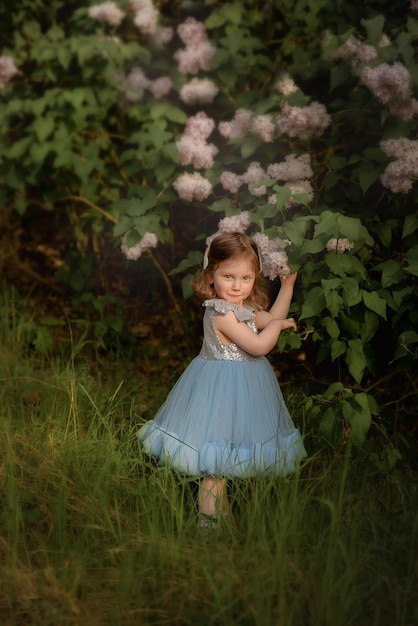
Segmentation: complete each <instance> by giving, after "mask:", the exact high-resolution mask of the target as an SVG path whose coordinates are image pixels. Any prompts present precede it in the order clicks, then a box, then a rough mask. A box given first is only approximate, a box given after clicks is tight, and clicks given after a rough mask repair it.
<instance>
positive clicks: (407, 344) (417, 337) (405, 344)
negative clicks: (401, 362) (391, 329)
mask: <svg viewBox="0 0 418 626" xmlns="http://www.w3.org/2000/svg"><path fill="white" fill-rule="evenodd" d="M416 344H418V333H417V332H415V331H414V330H406V331H404V332H403V333H401V334H400V335H399V337H398V343H397V346H396V350H395V354H394V357H393V358H394V359H401V358H402V357H405V356H407V355H409V356H411V357H414V358H417V352H418V345H416Z"/></svg>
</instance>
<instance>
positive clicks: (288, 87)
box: [275, 72, 299, 96]
mask: <svg viewBox="0 0 418 626" xmlns="http://www.w3.org/2000/svg"><path fill="white" fill-rule="evenodd" d="M275 86H276V89H277V91H279V92H280V93H281V94H283V95H284V96H290V95H292V93H296V92H297V91H299V87H298V86H297V85H296V83H295V82H294V80H293V78H291V77H290V76H289V74H288V73H287V72H280V74H279V76H278V78H277V81H276V85H275Z"/></svg>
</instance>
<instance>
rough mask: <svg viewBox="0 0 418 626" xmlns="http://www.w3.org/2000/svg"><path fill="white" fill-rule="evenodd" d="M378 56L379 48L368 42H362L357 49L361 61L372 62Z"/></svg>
mask: <svg viewBox="0 0 418 626" xmlns="http://www.w3.org/2000/svg"><path fill="white" fill-rule="evenodd" d="M376 58H377V50H376V48H375V47H374V46H371V45H370V44H367V43H362V44H360V46H359V48H358V50H357V59H358V60H359V61H360V63H370V62H371V61H373V60H374V59H376Z"/></svg>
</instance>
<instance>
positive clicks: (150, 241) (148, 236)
mask: <svg viewBox="0 0 418 626" xmlns="http://www.w3.org/2000/svg"><path fill="white" fill-rule="evenodd" d="M157 243H158V238H157V235H156V234H155V233H148V232H147V233H145V235H144V236H143V237H142V239H141V240H140V241H139V242H138V243H137V244H135V245H134V246H131V247H128V244H127V234H125V235H124V236H123V237H122V243H121V250H122V252H123V254H124V255H125V256H126V258H127V259H129V260H130V261H136V260H137V259H139V257H140V256H141V255H142V254H143V253H144V252H145V250H148V248H155V247H156V245H157Z"/></svg>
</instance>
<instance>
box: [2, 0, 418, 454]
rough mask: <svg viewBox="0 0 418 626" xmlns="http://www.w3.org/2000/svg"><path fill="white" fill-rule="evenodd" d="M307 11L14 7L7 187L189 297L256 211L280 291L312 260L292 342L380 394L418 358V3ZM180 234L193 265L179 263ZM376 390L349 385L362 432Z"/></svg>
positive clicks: (269, 272)
mask: <svg viewBox="0 0 418 626" xmlns="http://www.w3.org/2000/svg"><path fill="white" fill-rule="evenodd" d="M298 6H299V5H298ZM299 9H300V12H299V13H297V14H295V11H294V8H293V3H290V2H282V3H278V2H272V3H264V4H263V3H259V2H257V0H246V1H245V2H243V3H238V2H227V3H223V2H219V1H217V0H202V2H198V3H183V2H181V1H180V0H176V1H174V2H168V0H161V1H160V2H158V3H157V2H153V1H152V0H115V2H103V3H99V2H94V1H93V0H86V1H83V0H77V1H74V2H71V3H66V2H64V0H57V2H55V4H54V8H53V9H51V15H50V16H49V17H48V18H47V17H46V16H45V15H44V14H43V12H42V9H41V8H38V9H36V8H34V6H33V3H31V2H30V0H22V2H21V3H20V6H19V10H17V11H16V12H11V11H10V12H9V11H8V10H7V9H0V11H2V17H3V18H4V23H5V28H4V29H3V31H4V34H3V35H2V49H1V50H0V53H1V56H0V110H1V114H2V127H1V130H0V133H1V138H0V148H1V153H0V176H1V178H2V183H3V184H2V192H1V196H0V198H1V202H2V206H3V207H12V206H13V207H14V209H15V210H16V211H17V212H18V214H19V215H21V216H22V219H24V215H25V212H26V211H27V208H28V207H31V206H33V205H34V204H35V203H37V205H36V206H42V207H44V208H45V209H46V210H48V211H55V212H57V211H62V212H65V211H67V212H68V214H69V215H71V220H72V222H71V223H72V224H74V238H75V246H76V248H77V249H78V250H79V253H80V255H82V254H83V253H84V252H83V245H84V244H82V243H81V239H77V236H76V232H77V233H79V232H80V231H84V232H87V233H89V236H90V237H93V233H94V236H95V237H96V236H97V233H100V237H101V238H102V241H108V240H109V239H111V238H112V237H113V238H114V239H115V240H116V242H117V244H118V246H117V250H118V251H119V253H120V254H124V255H126V257H127V258H128V259H131V260H133V259H138V261H137V262H138V263H141V262H142V257H143V256H145V255H147V251H149V250H151V248H152V249H153V253H152V254H153V255H155V256H158V255H160V262H159V267H160V268H163V269H164V270H165V272H166V276H165V279H166V281H167V280H169V279H168V278H167V274H168V272H169V271H170V270H171V280H172V281H176V280H177V275H178V272H179V271H181V272H182V275H183V280H182V286H183V290H184V294H185V295H186V296H187V295H188V294H189V293H190V282H191V278H192V276H193V274H194V272H195V271H196V270H197V269H198V263H197V261H200V262H201V261H202V259H203V253H204V250H203V249H202V245H203V244H201V245H198V244H197V243H196V241H200V242H202V241H205V240H206V239H207V238H210V237H211V236H212V235H213V234H214V232H216V228H217V226H216V224H218V228H219V229H220V230H221V229H222V228H229V227H230V226H231V224H233V225H234V226H233V227H234V228H238V229H241V228H244V226H243V220H244V222H245V230H246V232H249V233H250V234H252V235H253V236H254V237H255V238H256V240H257V242H258V245H259V249H260V255H261V257H262V264H263V271H264V273H265V275H266V276H268V277H269V278H270V279H271V280H272V281H273V284H274V281H276V279H277V277H278V276H281V275H282V276H283V275H286V274H287V273H288V272H289V271H290V270H293V271H294V270H297V271H299V273H300V279H299V283H298V284H299V288H298V290H297V293H296V301H295V304H294V310H293V313H294V314H295V315H297V316H298V317H299V325H300V328H301V332H300V333H299V335H298V336H295V335H291V334H290V335H286V336H285V335H284V334H283V336H281V339H280V348H281V349H282V350H290V349H292V348H294V347H296V348H301V347H303V348H304V350H305V351H306V352H307V353H308V354H309V355H310V358H313V359H316V362H319V363H320V362H322V361H328V362H330V363H338V366H339V368H340V372H341V376H342V377H343V378H344V379H347V380H351V381H352V384H353V385H354V386H355V387H356V389H357V391H359V392H361V393H363V391H361V390H362V389H363V387H362V386H363V385H365V386H367V385H368V384H371V381H373V380H376V379H378V378H379V377H383V376H385V375H387V372H388V371H391V370H393V371H396V370H397V369H404V370H405V371H409V370H410V369H411V368H412V367H414V366H415V365H416V358H417V354H416V352H417V345H418V333H417V331H416V328H417V323H418V317H417V310H418V307H417V303H416V277H417V275H418V213H417V211H416V195H417V186H416V179H417V177H418V159H417V154H418V151H417V141H416V135H417V129H418V104H417V102H418V101H417V99H416V97H417V88H416V84H417V80H418V63H417V53H416V40H417V38H418V15H417V8H416V3H415V2H411V3H410V5H409V7H407V8H406V9H405V10H404V11H402V14H401V13H400V12H399V11H396V10H395V9H392V6H391V3H389V2H383V3H377V2H373V1H372V2H371V3H369V4H368V5H367V6H364V7H363V6H360V5H359V3H356V2H345V3H337V4H336V5H335V6H334V5H333V6H332V7H328V3H317V4H315V6H313V5H312V3H310V2H308V0H306V1H305V2H302V4H300V6H299ZM52 14H53V15H52ZM180 204H182V205H183V206H184V205H186V206H187V211H188V212H189V214H190V218H191V219H190V224H191V226H190V228H191V230H193V228H194V233H193V236H192V237H191V240H190V254H189V256H188V257H187V259H182V257H181V253H180V250H179V248H178V247H177V245H176V244H177V242H176V237H175V233H176V228H174V227H173V225H175V224H176V219H177V214H178V207H179V205H180ZM197 212H199V215H205V216H206V219H205V220H203V221H202V220H196V221H195V220H194V215H195V214H197ZM74 216H76V217H74ZM243 216H244V217H243ZM223 220H226V222H224V221H223ZM206 224H207V226H206ZM83 241H84V240H83ZM169 242H170V244H171V249H172V250H174V258H176V259H177V262H178V263H179V266H178V267H179V268H181V270H176V269H173V268H172V267H170V266H169V265H167V263H165V262H164V260H163V252H162V251H163V249H164V246H165V245H166V244H167V243H169ZM183 255H184V254H183ZM140 257H141V258H140ZM382 338H384V341H383V340H382ZM366 381H367V382H366ZM354 396H356V398H354ZM365 396H367V397H366V400H367V402H365V401H364V396H363V395H362V396H359V395H358V394H353V398H352V399H350V398H349V397H348V396H347V395H345V396H344V400H343V401H341V402H342V404H341V406H340V407H339V409H338V410H340V409H341V410H340V413H338V411H337V412H336V415H340V414H341V415H343V418H344V419H345V420H346V421H348V422H350V424H351V428H352V433H353V439H354V440H355V441H357V442H361V441H362V440H363V438H364V435H365V433H366V431H367V429H368V428H369V426H370V419H371V415H374V414H375V413H376V412H377V409H376V404H375V402H374V401H373V399H372V398H371V396H370V394H365ZM344 407H345V408H344ZM343 409H344V410H343ZM341 411H343V413H341ZM327 420H328V421H326V420H325V422H324V424H326V425H325V426H323V431H324V433H325V434H326V435H327V436H328V437H331V435H330V433H331V431H332V428H333V427H334V423H333V422H332V420H331V422H332V423H331V422H330V418H329V414H328V417H327ZM332 432H333V431H332Z"/></svg>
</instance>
